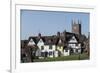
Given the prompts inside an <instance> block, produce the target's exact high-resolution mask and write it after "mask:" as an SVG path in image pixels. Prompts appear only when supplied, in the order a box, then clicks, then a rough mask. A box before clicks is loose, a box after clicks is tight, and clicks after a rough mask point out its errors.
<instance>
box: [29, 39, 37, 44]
mask: <svg viewBox="0 0 100 73" xmlns="http://www.w3.org/2000/svg"><path fill="white" fill-rule="evenodd" d="M33 45H36V44H35V42H34V40H33V39H32V38H31V39H30V40H29V42H28V46H33Z"/></svg>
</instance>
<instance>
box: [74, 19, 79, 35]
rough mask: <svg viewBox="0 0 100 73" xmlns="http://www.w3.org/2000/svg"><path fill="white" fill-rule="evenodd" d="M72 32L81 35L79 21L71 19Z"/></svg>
mask: <svg viewBox="0 0 100 73" xmlns="http://www.w3.org/2000/svg"><path fill="white" fill-rule="evenodd" d="M72 33H75V34H78V35H81V21H79V20H78V21H77V22H76V21H75V20H74V21H73V20H72Z"/></svg>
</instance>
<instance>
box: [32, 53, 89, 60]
mask: <svg viewBox="0 0 100 73" xmlns="http://www.w3.org/2000/svg"><path fill="white" fill-rule="evenodd" d="M87 59H89V57H88V55H87V54H85V53H84V54H80V55H79V54H75V55H70V56H61V57H54V58H44V59H34V62H49V61H68V60H87Z"/></svg>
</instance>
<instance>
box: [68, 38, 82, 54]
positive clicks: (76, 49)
mask: <svg viewBox="0 0 100 73" xmlns="http://www.w3.org/2000/svg"><path fill="white" fill-rule="evenodd" d="M68 47H69V48H70V51H72V52H73V53H81V43H79V42H78V40H77V38H76V37H75V36H72V37H71V38H70V39H69V41H68Z"/></svg>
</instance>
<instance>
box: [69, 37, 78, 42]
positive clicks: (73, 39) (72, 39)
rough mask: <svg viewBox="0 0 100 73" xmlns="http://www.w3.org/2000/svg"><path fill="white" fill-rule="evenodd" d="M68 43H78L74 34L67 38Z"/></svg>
mask: <svg viewBox="0 0 100 73" xmlns="http://www.w3.org/2000/svg"><path fill="white" fill-rule="evenodd" d="M68 43H78V41H77V38H76V37H75V36H72V37H71V38H70V39H69V41H68Z"/></svg>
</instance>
